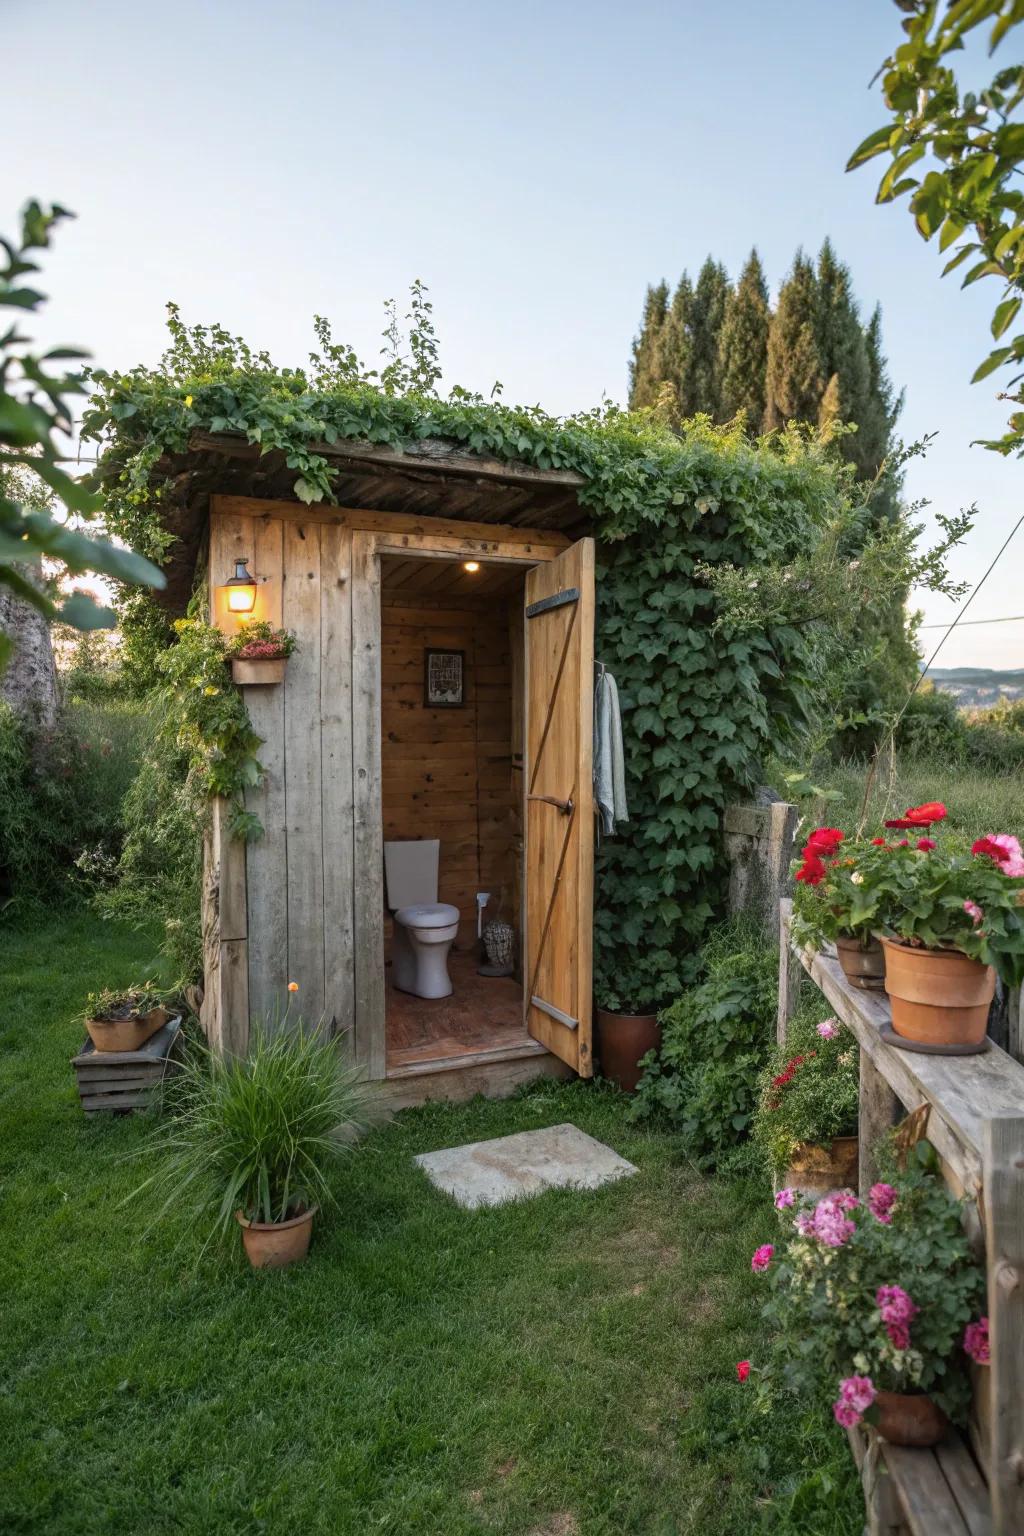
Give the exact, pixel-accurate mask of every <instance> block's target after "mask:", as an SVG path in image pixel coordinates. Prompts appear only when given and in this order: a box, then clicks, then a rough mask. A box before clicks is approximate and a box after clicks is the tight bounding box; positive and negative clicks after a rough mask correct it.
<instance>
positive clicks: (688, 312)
mask: <svg viewBox="0 0 1024 1536" xmlns="http://www.w3.org/2000/svg"><path fill="white" fill-rule="evenodd" d="M692 317H693V284H692V283H691V282H690V278H689V274H688V273H686V272H684V273H683V275H682V277H681V278H680V279H679V282H678V284H677V285H676V291H675V293H674V294H673V295H672V303H671V304H670V305H669V311H668V315H667V317H666V320H665V325H664V327H663V329H662V332H661V344H660V346H659V348H658V359H657V371H658V378H659V380H660V381H661V383H662V384H671V385H672V388H673V389H674V390H675V393H676V401H677V403H678V406H679V414H680V415H687V414H689V412H688V410H687V409H686V408H684V407H683V406H682V401H683V399H684V396H685V397H686V398H688V389H689V378H690V367H691V363H690V359H691V351H692V348H691V340H690V325H691V322H692Z"/></svg>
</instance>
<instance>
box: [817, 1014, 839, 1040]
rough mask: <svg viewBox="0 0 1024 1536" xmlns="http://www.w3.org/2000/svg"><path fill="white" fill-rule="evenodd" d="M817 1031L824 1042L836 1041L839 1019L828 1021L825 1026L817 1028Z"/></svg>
mask: <svg viewBox="0 0 1024 1536" xmlns="http://www.w3.org/2000/svg"><path fill="white" fill-rule="evenodd" d="M817 1031H818V1034H819V1035H820V1036H821V1038H822V1039H823V1040H834V1039H835V1037H836V1035H838V1033H839V1021H838V1019H826V1020H825V1022H824V1023H823V1024H819V1025H818V1026H817Z"/></svg>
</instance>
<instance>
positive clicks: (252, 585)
mask: <svg viewBox="0 0 1024 1536" xmlns="http://www.w3.org/2000/svg"><path fill="white" fill-rule="evenodd" d="M223 590H224V591H225V592H226V593H227V595H228V611H229V612H230V613H252V611H253V609H254V608H255V606H256V582H255V579H254V578H253V577H252V576H250V575H249V571H248V568H247V564H246V561H245V560H236V561H235V574H234V575H233V576H232V577H231V578H230V579H229V580H228V581H226V582H225V583H224V588H223Z"/></svg>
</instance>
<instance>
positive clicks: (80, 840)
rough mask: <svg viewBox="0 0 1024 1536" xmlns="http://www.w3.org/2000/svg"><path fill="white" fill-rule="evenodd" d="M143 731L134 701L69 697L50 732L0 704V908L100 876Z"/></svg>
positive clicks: (144, 716) (119, 840)
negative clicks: (70, 700) (76, 700)
mask: <svg viewBox="0 0 1024 1536" xmlns="http://www.w3.org/2000/svg"><path fill="white" fill-rule="evenodd" d="M152 733H153V719H152V715H151V714H150V712H149V711H148V710H147V709H146V708H145V707H144V706H141V705H139V704H137V703H132V702H129V701H118V702H114V701H108V702H106V703H96V702H86V701H78V702H75V703H72V704H70V705H68V706H67V707H66V708H65V709H64V710H63V711H62V712H61V715H60V718H59V720H58V723H57V725H56V727H55V728H54V729H52V730H46V731H42V730H37V729H34V728H32V727H30V726H28V725H26V724H25V723H24V721H23V720H22V719H21V717H20V716H18V715H16V714H15V713H14V712H13V711H12V710H11V709H10V708H9V707H8V706H7V705H3V704H0V906H6V907H7V909H8V911H11V910H13V911H14V912H18V911H19V910H20V911H25V910H31V909H32V908H34V907H36V906H38V905H39V904H42V903H44V902H45V903H47V904H49V905H53V904H54V903H59V902H60V901H62V900H66V899H68V898H69V897H70V896H71V895H72V894H73V892H74V890H75V889H76V886H77V887H79V888H80V882H81V880H82V878H83V877H85V878H86V879H87V880H88V879H92V880H95V879H100V880H102V879H103V878H104V877H109V875H110V873H111V872H112V871H113V868H114V865H115V863H116V860H117V858H118V855H119V853H120V851H121V847H122V844H123V841H124V832H125V824H124V803H125V797H126V795H127V792H128V789H129V787H130V785H131V783H132V781H133V780H134V778H135V775H136V773H137V772H138V767H139V763H140V761H141V758H142V754H143V752H144V751H145V748H146V744H147V742H148V741H149V739H150V738H151V736H152Z"/></svg>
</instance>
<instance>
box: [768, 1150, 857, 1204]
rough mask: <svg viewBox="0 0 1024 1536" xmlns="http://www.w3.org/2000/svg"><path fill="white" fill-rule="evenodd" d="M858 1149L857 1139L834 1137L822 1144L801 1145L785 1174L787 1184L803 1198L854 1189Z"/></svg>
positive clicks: (855, 1185)
mask: <svg viewBox="0 0 1024 1536" xmlns="http://www.w3.org/2000/svg"><path fill="white" fill-rule="evenodd" d="M858 1146H859V1143H858V1140H857V1137H856V1136H836V1137H835V1138H834V1139H833V1140H832V1141H829V1142H825V1143H823V1144H819V1143H817V1142H813V1141H802V1142H801V1143H800V1145H799V1146H798V1147H797V1149H796V1151H795V1152H794V1153H793V1157H792V1161H791V1162H790V1165H789V1167H788V1169H787V1170H786V1184H787V1185H788V1186H789V1188H790V1189H796V1190H798V1191H799V1192H800V1193H801V1194H803V1195H830V1194H831V1193H832V1191H833V1190H834V1189H856V1188H857V1167H858V1163H857V1159H858Z"/></svg>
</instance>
